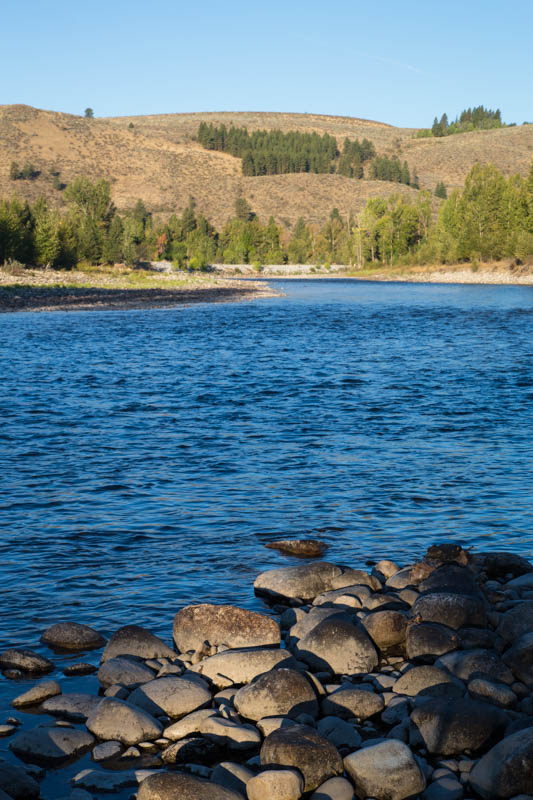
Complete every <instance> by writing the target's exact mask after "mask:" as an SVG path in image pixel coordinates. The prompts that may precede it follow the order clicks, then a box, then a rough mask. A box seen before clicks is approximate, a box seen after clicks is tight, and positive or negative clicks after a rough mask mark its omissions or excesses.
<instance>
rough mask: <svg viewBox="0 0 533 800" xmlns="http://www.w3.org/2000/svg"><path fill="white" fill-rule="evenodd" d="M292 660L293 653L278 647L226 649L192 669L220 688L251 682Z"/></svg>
mask: <svg viewBox="0 0 533 800" xmlns="http://www.w3.org/2000/svg"><path fill="white" fill-rule="evenodd" d="M290 660H291V654H290V653H289V652H288V651H287V650H281V649H278V648H248V649H245V650H225V651H224V652H222V653H217V654H216V655H214V656H210V657H209V658H204V659H203V661H200V662H199V663H198V664H195V665H194V666H193V667H191V670H192V671H193V672H198V673H199V674H200V675H202V676H205V677H206V678H209V680H211V681H213V683H214V685H215V686H216V687H218V688H219V689H225V688H226V687H227V686H232V685H233V684H243V683H250V681H252V680H253V679H254V678H256V677H257V676H258V675H262V674H263V672H269V671H270V670H271V669H275V668H276V667H277V666H279V665H281V664H283V663H284V662H288V661H290ZM286 666H290V664H286Z"/></svg>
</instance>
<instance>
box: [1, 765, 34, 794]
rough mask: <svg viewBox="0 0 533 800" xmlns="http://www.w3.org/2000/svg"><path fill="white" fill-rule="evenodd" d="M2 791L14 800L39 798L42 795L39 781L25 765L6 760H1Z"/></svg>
mask: <svg viewBox="0 0 533 800" xmlns="http://www.w3.org/2000/svg"><path fill="white" fill-rule="evenodd" d="M0 791H2V792H5V794H6V795H8V796H9V797H10V798H13V800H37V798H38V797H39V796H40V788H39V784H38V783H37V781H36V780H34V778H32V777H31V775H28V773H27V772H26V770H25V769H23V767H19V766H18V764H8V763H7V762H6V761H0ZM8 792H9V794H8Z"/></svg>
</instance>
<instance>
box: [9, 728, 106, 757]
mask: <svg viewBox="0 0 533 800" xmlns="http://www.w3.org/2000/svg"><path fill="white" fill-rule="evenodd" d="M92 744H94V739H93V737H92V736H91V735H90V734H89V733H87V732H86V731H78V730H76V729H75V728H63V727H56V726H54V727H48V726H46V727H38V728H32V729H31V730H28V731H23V732H22V733H20V734H19V735H18V736H17V737H16V738H15V739H13V741H12V742H11V743H10V745H9V747H10V749H11V750H12V751H13V752H14V753H15V755H16V756H18V757H19V758H20V759H22V760H23V761H27V762H29V763H30V764H42V765H43V766H50V767H54V766H60V765H61V764H63V763H64V762H65V761H69V760H70V759H74V758H78V757H79V756H81V755H83V753H86V752H87V750H89V748H90V747H91V745H92Z"/></svg>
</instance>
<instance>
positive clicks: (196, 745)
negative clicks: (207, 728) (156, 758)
mask: <svg viewBox="0 0 533 800" xmlns="http://www.w3.org/2000/svg"><path fill="white" fill-rule="evenodd" d="M218 755H219V747H218V745H217V744H216V743H215V742H213V741H212V740H211V739H206V738H204V737H199V736H197V737H192V738H191V739H183V740H182V741H180V742H175V743H174V744H171V745H170V747H167V748H166V749H165V750H163V752H162V753H161V758H162V760H163V762H164V763H165V764H212V763H213V761H214V760H215V759H216V758H217V756H218Z"/></svg>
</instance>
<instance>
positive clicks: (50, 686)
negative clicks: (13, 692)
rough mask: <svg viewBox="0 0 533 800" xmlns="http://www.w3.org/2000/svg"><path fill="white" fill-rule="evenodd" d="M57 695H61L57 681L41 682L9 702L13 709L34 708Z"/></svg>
mask: <svg viewBox="0 0 533 800" xmlns="http://www.w3.org/2000/svg"><path fill="white" fill-rule="evenodd" d="M58 694H61V686H60V684H59V683H58V682H57V681H43V682H42V683H37V684H36V685H35V686H32V687H31V689H28V691H27V692H24V693H23V694H19V695H18V697H15V699H14V700H12V701H11V705H12V706H14V708H24V707H25V706H34V705H37V704H38V703H42V702H44V700H48V698H49V697H55V695H58Z"/></svg>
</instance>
